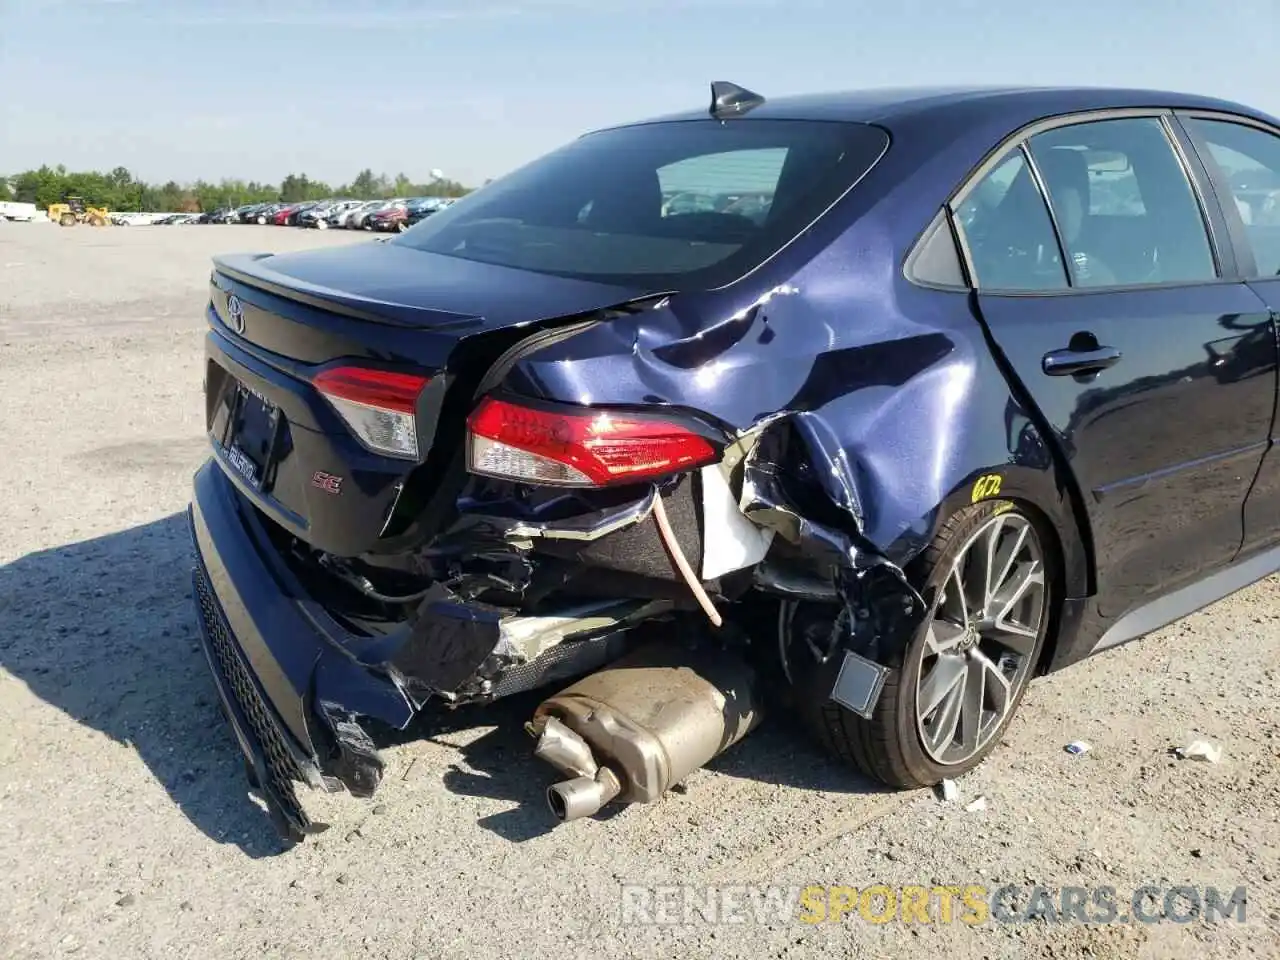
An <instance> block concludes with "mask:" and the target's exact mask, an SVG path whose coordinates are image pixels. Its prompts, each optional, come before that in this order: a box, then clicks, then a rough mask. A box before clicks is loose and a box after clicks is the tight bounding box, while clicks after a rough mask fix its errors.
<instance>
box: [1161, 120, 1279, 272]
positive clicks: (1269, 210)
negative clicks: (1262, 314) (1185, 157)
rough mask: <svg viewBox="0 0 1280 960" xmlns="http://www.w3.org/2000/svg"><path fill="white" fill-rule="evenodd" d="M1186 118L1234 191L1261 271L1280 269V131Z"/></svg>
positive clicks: (1238, 208)
mask: <svg viewBox="0 0 1280 960" xmlns="http://www.w3.org/2000/svg"><path fill="white" fill-rule="evenodd" d="M1183 122H1184V123H1185V124H1186V125H1187V127H1188V128H1190V129H1191V131H1192V133H1193V134H1195V135H1197V136H1199V138H1200V139H1201V141H1202V142H1203V143H1204V144H1205V145H1206V146H1207V147H1208V152H1209V157H1210V158H1211V160H1212V163H1214V164H1216V165H1217V167H1218V170H1219V171H1220V172H1221V176H1220V177H1219V180H1220V181H1221V182H1225V183H1226V184H1227V186H1228V188H1229V189H1230V191H1231V196H1232V199H1233V200H1234V201H1235V206H1236V210H1237V211H1239V213H1240V219H1241V220H1243V221H1244V230H1245V234H1246V235H1247V236H1248V238H1249V243H1250V246H1252V248H1253V258H1254V261H1255V264H1256V269H1257V273H1258V275H1259V276H1264V277H1274V276H1277V275H1280V137H1277V136H1275V135H1274V134H1271V133H1268V132H1266V131H1265V130H1259V129H1257V128H1256V127H1246V126H1244V125H1243V124H1239V123H1230V122H1228V121H1225V120H1199V119H1187V120H1184V121H1183ZM1224 202H1225V198H1224Z"/></svg>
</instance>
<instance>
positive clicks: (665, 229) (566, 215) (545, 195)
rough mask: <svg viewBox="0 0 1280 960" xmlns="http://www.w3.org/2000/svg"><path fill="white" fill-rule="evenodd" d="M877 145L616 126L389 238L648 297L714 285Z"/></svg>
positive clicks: (852, 178)
mask: <svg viewBox="0 0 1280 960" xmlns="http://www.w3.org/2000/svg"><path fill="white" fill-rule="evenodd" d="M888 143H889V138H888V135H887V134H886V133H885V132H884V131H883V130H881V129H880V128H878V127H873V126H869V125H867V124H861V123H834V122H817V121H800V120H752V119H740V120H731V121H728V122H723V123H722V122H718V121H715V120H712V119H710V118H708V119H707V120H693V121H671V122H665V123H651V124H640V125H636V126H630V127H620V128H616V129H613V130H605V131H601V132H599V133H593V134H590V135H588V136H585V137H582V138H581V139H579V140H576V141H574V142H572V143H570V144H568V145H566V146H564V147H562V148H560V149H559V150H556V151H554V152H553V153H550V154H547V155H546V156H544V157H542V158H540V159H538V160H535V161H534V162H533V163H531V164H529V165H528V166H525V167H522V168H521V169H519V170H517V171H515V172H514V173H511V174H508V175H507V176H505V177H503V178H502V179H500V180H496V181H494V182H493V183H490V184H487V185H486V186H484V187H483V188H481V189H479V190H477V191H476V192H475V193H473V194H470V195H469V196H467V197H464V198H463V199H461V200H460V201H458V202H457V203H455V204H453V205H451V206H449V207H447V208H445V209H443V210H441V211H440V212H439V213H436V214H434V215H432V216H430V217H428V218H426V219H425V220H423V221H421V222H420V223H418V224H417V225H416V226H414V227H413V228H412V229H410V230H409V231H407V232H406V233H404V234H402V235H401V236H399V237H397V238H396V239H395V240H392V241H391V242H392V243H396V244H401V245H403V246H408V247H414V248H416V249H419V250H426V251H429V252H431V253H439V254H446V255H449V256H454V257H460V258H463V259H466V260H475V261H480V262H483V263H493V264H498V265H501V266H504V267H515V268H518V269H523V270H532V271H535V272H538V273H549V274H556V275H558V276H566V277H576V278H580V279H584V280H595V281H599V282H603V283H616V284H622V285H628V286H644V287H649V288H652V289H654V290H659V289H661V290H678V289H692V288H695V287H714V286H721V285H723V284H725V283H729V282H731V281H733V280H736V279H738V278H739V277H741V276H742V275H744V274H746V273H748V272H750V271H751V270H753V269H754V268H755V267H757V266H759V265H760V264H761V263H763V262H764V261H765V260H767V259H768V258H769V257H771V256H772V255H773V254H774V253H776V252H777V251H778V250H779V249H780V248H782V247H783V246H784V245H786V244H787V243H788V242H789V241H791V240H792V239H794V238H795V237H796V235H797V234H799V233H800V232H801V231H802V230H804V229H805V228H806V227H807V226H809V224H810V223H812V222H813V221H814V220H815V219H817V217H819V216H820V215H821V214H822V213H823V212H824V211H825V210H826V209H827V208H828V207H829V206H830V205H831V204H832V203H834V202H835V201H836V200H837V199H839V197H840V196H841V194H843V193H844V192H845V191H846V190H847V189H848V188H849V187H850V186H851V185H852V184H853V183H855V182H857V180H858V179H860V178H861V177H862V176H863V175H864V174H865V173H866V172H867V171H868V170H869V169H871V167H872V166H873V165H874V164H875V162H876V161H877V160H878V159H879V158H880V156H881V155H882V154H883V153H884V151H885V149H886V148H887V146H888Z"/></svg>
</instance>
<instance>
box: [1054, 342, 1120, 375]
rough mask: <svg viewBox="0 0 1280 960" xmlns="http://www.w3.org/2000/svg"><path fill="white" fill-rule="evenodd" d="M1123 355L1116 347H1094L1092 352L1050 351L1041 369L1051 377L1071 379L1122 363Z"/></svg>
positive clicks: (1067, 349) (1069, 349)
mask: <svg viewBox="0 0 1280 960" xmlns="http://www.w3.org/2000/svg"><path fill="white" fill-rule="evenodd" d="M1120 357H1121V353H1120V351H1119V350H1117V349H1116V348H1115V347H1094V348H1093V349H1092V350H1072V349H1071V348H1070V347H1068V348H1066V349H1065V350H1050V351H1049V352H1048V353H1046V354H1045V355H1044V359H1043V360H1042V361H1041V367H1042V368H1043V369H1044V372H1045V373H1047V374H1048V375H1049V376H1051V377H1071V376H1075V375H1076V374H1080V373H1097V372H1098V371H1100V370H1105V369H1107V367H1113V366H1115V365H1116V364H1117V363H1119V362H1120Z"/></svg>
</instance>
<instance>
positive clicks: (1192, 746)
mask: <svg viewBox="0 0 1280 960" xmlns="http://www.w3.org/2000/svg"><path fill="white" fill-rule="evenodd" d="M1174 753H1176V754H1177V755H1178V759H1179V760H1203V761H1205V762H1206V763H1218V762H1219V761H1221V760H1222V748H1221V747H1219V746H1217V745H1215V744H1212V743H1210V742H1209V741H1208V740H1193V741H1191V743H1189V744H1187V745H1186V746H1185V747H1178V749H1177V750H1175V751H1174Z"/></svg>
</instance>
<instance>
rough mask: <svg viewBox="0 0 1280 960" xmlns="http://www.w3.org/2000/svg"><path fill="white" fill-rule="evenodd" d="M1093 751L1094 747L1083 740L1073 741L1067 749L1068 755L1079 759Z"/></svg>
mask: <svg viewBox="0 0 1280 960" xmlns="http://www.w3.org/2000/svg"><path fill="white" fill-rule="evenodd" d="M1092 749H1093V747H1091V746H1090V745H1089V744H1087V743H1085V742H1084V741H1083V740H1072V741H1071V742H1070V743H1068V744H1067V747H1066V750H1067V753H1069V754H1071V755H1072V756H1073V757H1078V756H1080V755H1081V754H1082V753H1088V752H1089V751H1090V750H1092Z"/></svg>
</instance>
